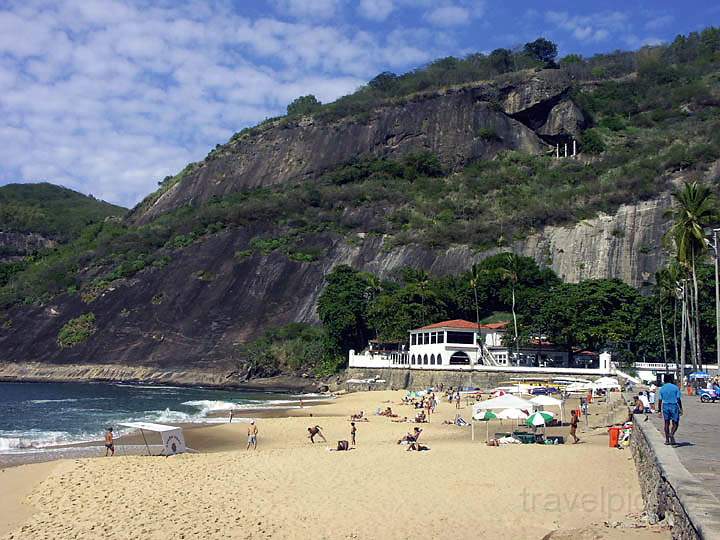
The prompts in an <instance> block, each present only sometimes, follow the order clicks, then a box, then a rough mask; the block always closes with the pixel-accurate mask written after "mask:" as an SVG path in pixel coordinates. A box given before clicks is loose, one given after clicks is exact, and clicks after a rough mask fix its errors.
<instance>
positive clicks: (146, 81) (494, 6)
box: [0, 0, 720, 206]
mask: <svg viewBox="0 0 720 540" xmlns="http://www.w3.org/2000/svg"><path fill="white" fill-rule="evenodd" d="M711 24H715V25H720V8H719V7H717V6H716V4H715V3H714V2H709V1H707V2H701V1H697V0H686V1H684V2H678V1H645V2H628V1H624V2H619V1H612V0H610V1H608V0H606V1H596V0H586V1H577V0H575V1H573V2H561V1H552V0H549V1H545V2H537V1H529V0H527V1H512V0H505V1H492V0H485V1H483V0H432V1H431V0H356V1H353V0H265V1H260V0H258V1H252V0H246V1H240V0H236V1H232V2H231V1H211V0H208V1H202V0H194V1H188V2H182V1H181V0H175V1H155V2H150V1H147V0H107V1H105V0H104V1H99V0H75V1H66V0H49V1H42V0H38V1H33V0H25V1H17V2H16V1H12V0H10V1H8V0H0V118H2V121H0V184H4V183H8V182H15V181H22V182H33V181H41V180H47V181H51V182H54V183H58V184H62V185H65V186H67V187H71V188H73V189H77V190H78V191H81V192H83V193H92V194H93V195H95V196H96V197H100V198H103V199H105V200H108V201H111V202H114V203H118V204H123V205H126V206H131V205H134V204H135V203H136V202H138V201H139V200H140V199H141V198H142V197H143V196H145V195H146V194H148V193H149V192H151V191H152V190H154V189H155V187H156V185H157V182H158V180H161V179H162V178H163V177H165V176H166V175H168V174H174V173H176V172H177V171H179V170H181V169H182V168H183V167H184V166H185V164H187V163H188V162H190V161H196V160H198V159H202V158H203V157H204V156H205V155H206V154H207V152H208V151H209V150H210V149H211V148H213V147H214V146H215V145H216V144H217V143H223V142H225V141H226V140H227V139H228V138H229V137H230V136H231V135H232V134H233V133H234V132H236V131H239V130H240V129H242V128H243V127H246V126H249V125H253V124H255V123H257V122H258V121H261V120H263V119H264V118H266V117H269V116H275V115H277V114H281V113H282V112H284V110H285V106H286V105H287V103H288V102H290V101H291V100H292V99H293V98H295V97H297V96H299V95H304V94H308V93H313V94H315V95H316V96H317V97H318V98H319V99H320V100H321V101H323V102H327V101H331V100H333V99H335V98H337V97H339V96H341V95H343V94H347V93H349V92H351V91H353V90H354V89H355V88H357V87H358V86H359V85H361V84H362V83H364V82H366V81H367V80H368V79H370V78H371V77H373V76H374V75H376V74H377V73H379V72H381V71H385V70H390V71H394V72H396V73H402V72H404V71H407V70H408V69H412V68H413V67H416V66H419V65H422V64H424V63H426V62H428V61H430V60H432V59H435V58H438V57H443V56H448V55H455V56H462V55H465V54H468V53H470V52H476V51H481V52H489V51H491V50H492V49H495V48H497V47H513V46H516V45H522V44H523V43H525V42H527V41H530V40H532V39H534V38H535V37H537V36H540V35H543V36H545V37H547V38H549V39H552V40H553V41H555V42H556V43H558V45H559V47H560V52H561V55H562V54H567V53H570V52H577V53H581V54H583V55H591V54H593V53H596V52H602V51H610V50H614V49H618V48H620V49H635V48H638V47H640V46H642V45H644V44H653V43H658V42H662V41H668V40H672V38H673V37H674V36H675V35H677V34H678V33H687V32H690V31H693V30H698V29H701V28H703V27H705V26H707V25H711Z"/></svg>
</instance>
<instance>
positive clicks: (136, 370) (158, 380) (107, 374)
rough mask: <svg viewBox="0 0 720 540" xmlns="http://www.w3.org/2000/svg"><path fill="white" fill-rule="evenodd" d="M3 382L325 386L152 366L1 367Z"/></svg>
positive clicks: (268, 388)
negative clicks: (242, 379) (246, 379)
mask: <svg viewBox="0 0 720 540" xmlns="http://www.w3.org/2000/svg"><path fill="white" fill-rule="evenodd" d="M0 382H117V383H130V384H148V385H153V384H157V385H172V386H203V387H211V388H218V389H233V390H248V391H261V392H315V391H317V390H320V389H322V388H323V387H324V386H325V385H324V383H322V382H321V381H317V380H315V379H312V378H309V377H297V376H293V375H279V376H277V377H269V378H264V379H252V380H249V381H240V380H238V379H237V378H236V377H235V375H234V374H233V373H231V372H227V371H220V370H213V369H177V370H170V369H160V368H157V367H152V366H126V365H118V364H62V365H57V364H49V363H43V362H23V363H16V362H8V363H0Z"/></svg>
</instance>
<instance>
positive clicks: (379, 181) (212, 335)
mask: <svg viewBox="0 0 720 540" xmlns="http://www.w3.org/2000/svg"><path fill="white" fill-rule="evenodd" d="M618 58H619V59H620V61H621V62H620V63H621V64H622V69H620V68H617V69H615V68H612V69H610V68H608V67H607V65H609V64H608V62H607V60H606V59H604V58H602V59H600V60H599V62H601V63H602V62H604V63H602V66H603V69H604V70H605V71H604V72H602V73H601V72H599V71H598V70H597V66H595V67H593V66H587V69H585V68H583V69H585V72H586V73H585V72H582V73H581V71H582V70H580V71H579V68H578V67H577V65H576V64H572V65H568V66H566V67H563V68H562V69H526V70H520V71H515V72H511V73H505V74H501V75H498V76H494V77H490V78H488V79H487V80H484V81H480V82H477V81H473V82H464V83H462V84H452V85H446V86H443V87H442V88H430V89H425V90H422V91H417V92H413V93H409V94H406V95H402V96H397V95H387V96H383V97H382V99H380V98H378V99H375V101H373V104H372V106H367V107H365V108H364V109H362V110H361V111H360V112H359V113H358V112H357V110H356V109H353V111H352V113H348V114H339V115H335V116H333V115H328V114H324V112H326V111H325V110H324V109H323V110H320V111H319V112H318V113H316V114H308V115H304V116H292V115H289V116H286V117H283V118H279V119H273V120H269V121H266V122H264V123H262V124H261V125H259V126H257V127H255V128H251V129H247V130H243V131H242V132H240V133H238V134H236V135H235V136H233V137H232V139H231V140H230V141H229V142H228V143H227V144H224V145H219V146H218V147H217V148H216V149H215V150H213V151H212V152H210V154H209V155H208V156H207V157H206V159H205V160H203V161H202V162H199V163H193V164H190V165H188V167H186V168H185V169H184V170H183V171H182V172H181V173H179V174H178V175H176V176H173V177H168V178H166V179H165V180H164V181H163V182H162V185H161V187H160V189H158V191H156V192H155V193H153V194H151V195H149V196H148V197H147V198H146V199H145V200H144V201H143V202H142V203H140V204H139V205H138V206H137V207H136V208H134V209H133V210H131V211H130V213H129V214H128V215H127V217H126V219H125V220H124V221H123V222H122V223H120V222H109V223H104V224H102V225H96V226H93V227H91V228H89V229H87V230H86V234H84V235H83V237H82V238H79V239H78V240H76V241H75V242H73V243H72V244H70V245H69V248H68V249H67V250H65V251H64V252H63V253H59V252H58V253H53V254H51V255H49V256H48V257H47V258H46V259H43V261H42V263H41V264H40V263H38V264H34V265H31V266H30V267H29V268H28V269H26V270H24V271H23V272H21V273H19V274H17V275H16V276H15V277H13V279H12V280H11V281H10V283H9V284H8V285H6V286H5V287H0V309H1V310H0V351H1V352H0V377H2V376H3V373H5V376H7V377H13V376H18V373H22V372H23V369H24V368H23V367H22V366H25V365H27V363H28V362H31V363H33V364H32V365H33V366H35V367H33V368H32V369H30V368H28V369H29V370H30V371H32V372H33V373H36V374H37V376H38V377H47V376H51V375H48V374H52V373H53V369H51V368H52V366H54V365H61V366H65V367H64V368H63V370H64V371H63V373H65V374H66V375H63V376H72V375H69V374H71V373H75V374H76V375H75V376H78V377H82V376H86V377H98V378H112V377H114V376H115V377H120V378H124V377H125V378H126V377H135V375H131V374H132V373H135V374H136V375H137V374H139V373H142V375H137V377H141V378H144V379H148V380H154V381H175V382H192V381H202V382H204V383H207V384H211V383H212V384H223V383H236V382H238V381H242V380H244V379H245V377H246V376H248V375H249V373H250V368H249V367H248V365H247V362H246V360H247V357H246V353H245V351H244V350H243V347H242V345H243V344H246V343H248V342H249V341H251V340H253V339H255V338H257V337H259V336H260V335H261V334H262V333H263V332H264V331H265V330H266V329H268V328H270V327H278V326H282V325H285V324H288V323H292V322H309V323H315V322H318V315H317V312H316V305H317V299H318V297H319V295H320V293H321V291H322V289H323V287H324V284H325V276H326V275H327V274H328V273H329V272H330V270H331V269H332V268H333V267H335V266H337V265H340V264H348V265H351V266H353V267H355V268H358V269H361V270H365V271H368V272H372V273H374V274H376V275H377V276H379V277H380V278H390V277H392V276H394V275H395V274H396V272H397V271H398V270H399V269H401V268H403V267H406V266H411V267H416V268H422V269H425V270H427V271H428V272H430V273H431V274H433V275H447V274H455V273H458V272H460V271H463V270H466V269H467V268H468V267H469V266H470V265H472V264H473V263H474V262H476V261H478V260H480V259H482V258H484V257H487V256H489V255H492V254H494V253H497V252H499V251H506V250H512V251H514V252H516V253H518V254H523V255H528V256H531V257H533V258H534V259H535V260H536V261H537V262H538V263H539V264H541V265H543V266H548V267H550V268H552V269H553V270H555V271H556V273H557V274H558V275H559V276H560V277H562V278H563V279H564V280H566V281H579V280H582V279H587V278H600V277H617V278H620V279H622V280H624V281H625V282H627V283H629V284H632V285H634V286H636V287H643V286H646V285H648V284H649V283H651V282H652V280H653V276H654V273H655V272H656V271H657V270H658V269H659V268H660V266H661V265H662V264H663V262H664V260H665V255H664V252H663V249H662V245H661V238H662V236H663V234H664V233H665V232H666V230H667V228H668V226H669V218H668V216H667V210H668V209H669V208H670V206H671V204H672V198H671V196H670V191H671V190H672V189H673V187H674V186H676V185H677V184H678V183H679V182H681V181H682V180H684V179H703V180H705V181H709V182H714V181H715V179H716V177H717V176H718V172H720V171H719V169H718V158H720V137H718V135H717V134H718V132H719V131H720V107H719V106H718V105H719V104H720V99H718V88H717V86H718V83H717V80H718V79H717V78H714V79H713V78H708V77H706V75H707V72H708V68H707V65H706V64H703V65H702V67H701V68H698V70H697V72H693V75H692V77H690V76H688V77H690V79H688V80H683V81H680V79H672V78H668V77H664V78H660V77H658V76H657V75H656V72H655V71H651V70H647V69H645V68H643V66H642V65H641V66H639V67H638V65H639V64H638V63H632V62H631V63H630V65H629V67H628V62H627V58H626V57H625V56H622V55H621V56H619V57H618ZM612 61H615V60H612ZM633 62H634V61H633ZM581 67H582V66H581ZM611 67H612V66H611ZM591 68H592V69H591ZM641 68H642V69H641ZM613 69H614V70H615V71H613ZM653 69H660V68H658V67H657V66H655V67H653ZM583 73H585V74H583ZM591 75H592V76H591ZM598 77H600V79H598ZM678 81H680V82H678ZM698 81H699V82H698ZM693 85H694V86H693ZM698 85H702V89H701V90H699V88H700V86H698ZM572 141H575V142H576V146H577V149H578V151H579V155H578V156H575V157H568V158H565V157H564V145H565V144H566V143H568V144H569V148H572ZM556 145H560V148H561V149H562V150H561V156H563V157H561V158H559V159H558V158H557V157H556ZM88 364H91V365H97V366H102V368H101V367H98V368H97V369H95V370H91V371H84V370H83V369H82V367H80V368H78V367H77V366H85V365H88ZM48 366H50V367H48ZM112 366H117V371H114V369H113V367H112ZM3 370H5V371H3ZM138 370H139V371H138ZM27 373H29V372H27ZM27 373H26V374H27ZM82 373H85V375H77V374H82ZM89 373H94V374H95V375H89ZM113 373H115V375H112V374H113ZM123 373H124V374H125V375H122V374H123Z"/></svg>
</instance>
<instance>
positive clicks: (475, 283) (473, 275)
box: [470, 264, 484, 363]
mask: <svg viewBox="0 0 720 540" xmlns="http://www.w3.org/2000/svg"><path fill="white" fill-rule="evenodd" d="M483 274H484V272H483V270H481V269H480V266H479V265H478V264H473V265H472V268H470V288H471V289H472V290H473V295H474V296H475V324H476V325H477V332H478V333H477V335H478V340H479V339H480V302H478V287H479V286H480V279H481V278H482V276H483ZM480 347H482V344H480V343H478V357H480V356H481V352H480ZM478 363H479V362H478Z"/></svg>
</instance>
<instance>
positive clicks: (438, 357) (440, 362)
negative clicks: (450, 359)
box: [437, 354, 442, 366]
mask: <svg viewBox="0 0 720 540" xmlns="http://www.w3.org/2000/svg"><path fill="white" fill-rule="evenodd" d="M437 365H438V366H442V355H441V354H438V355H437Z"/></svg>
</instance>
